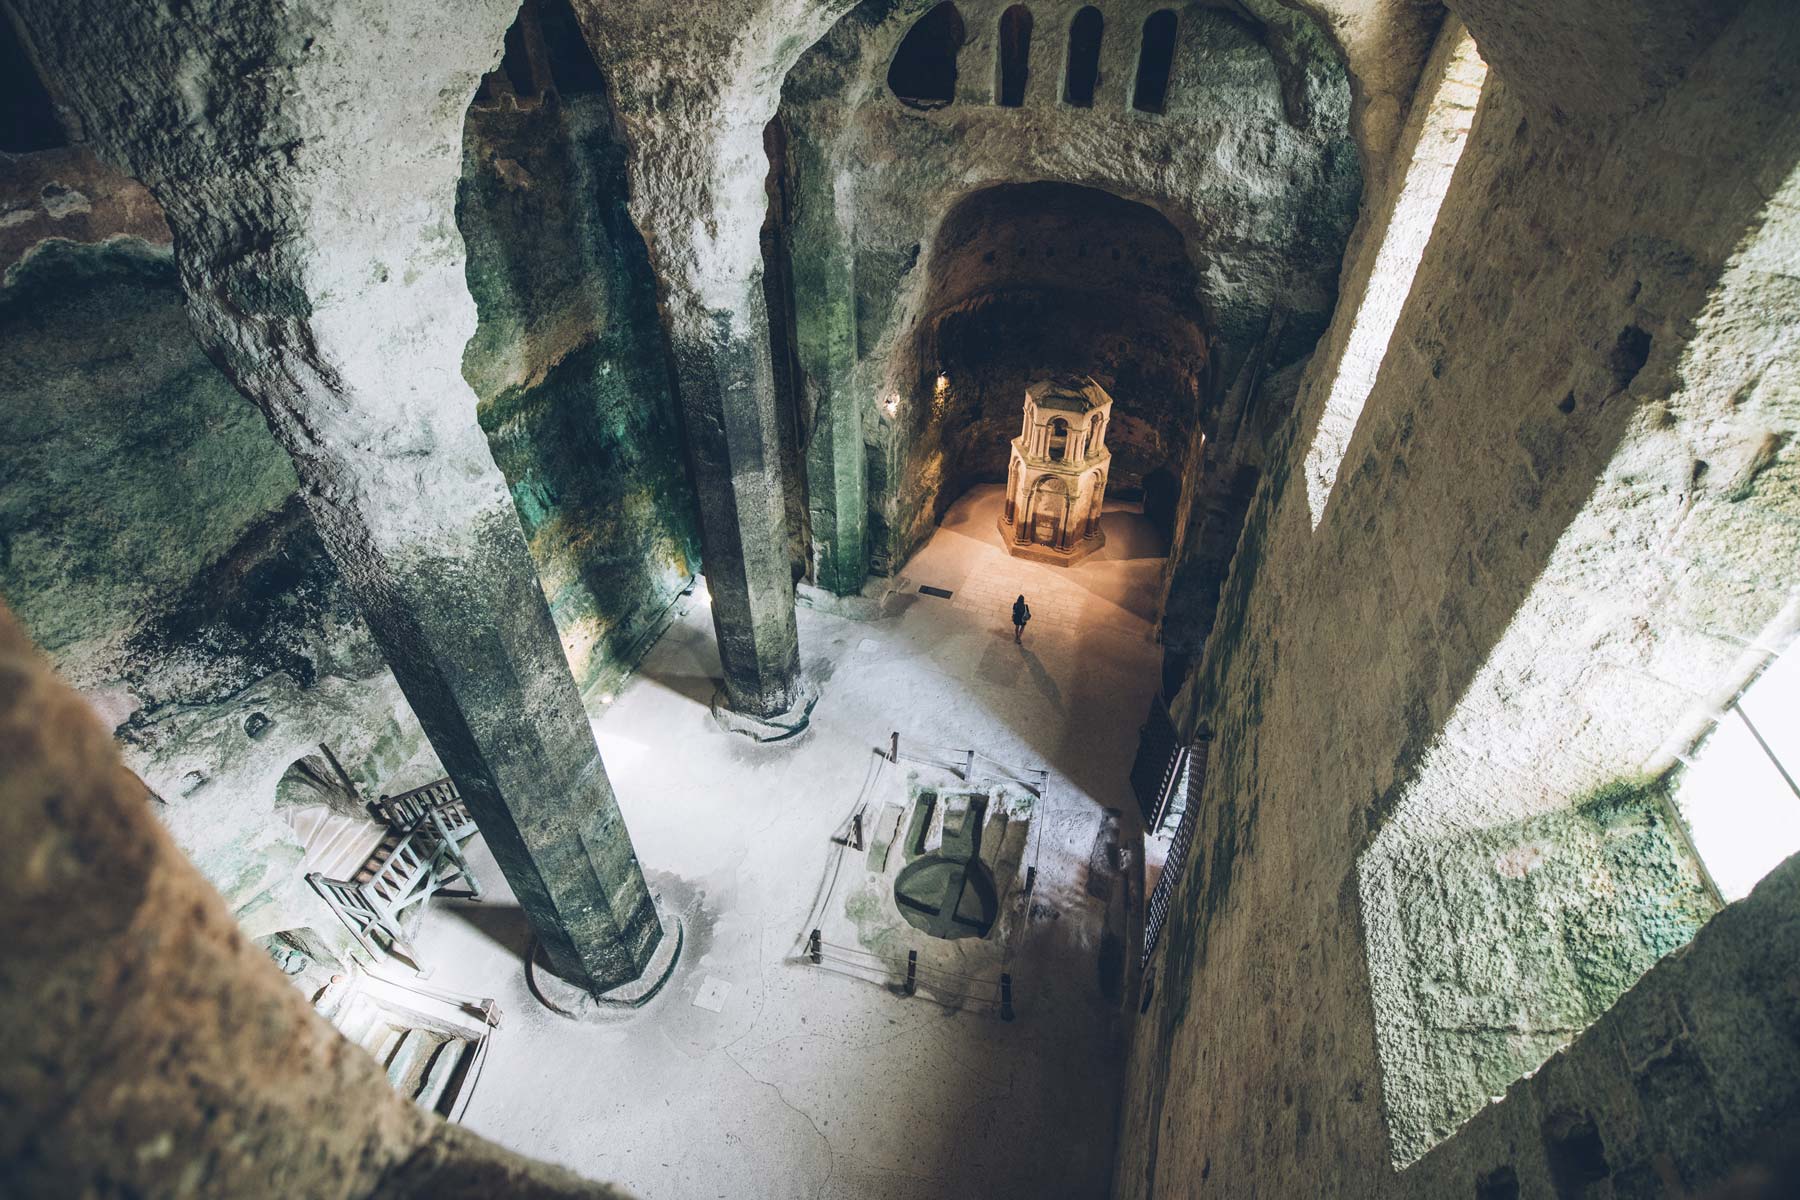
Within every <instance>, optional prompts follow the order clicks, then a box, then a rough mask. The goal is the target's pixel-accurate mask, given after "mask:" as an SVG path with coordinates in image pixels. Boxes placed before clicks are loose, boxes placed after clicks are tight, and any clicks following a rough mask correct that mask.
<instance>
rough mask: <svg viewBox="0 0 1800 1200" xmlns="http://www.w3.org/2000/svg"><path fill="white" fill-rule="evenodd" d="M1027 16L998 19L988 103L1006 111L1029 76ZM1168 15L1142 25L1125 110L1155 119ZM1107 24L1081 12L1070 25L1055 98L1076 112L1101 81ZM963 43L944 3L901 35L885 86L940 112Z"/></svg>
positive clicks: (1164, 96)
mask: <svg viewBox="0 0 1800 1200" xmlns="http://www.w3.org/2000/svg"><path fill="white" fill-rule="evenodd" d="M1031 28H1032V19H1031V10H1030V9H1029V8H1027V7H1025V6H1024V5H1023V4H1015V5H1013V6H1012V7H1011V8H1009V9H1007V10H1006V11H1005V12H1004V13H1002V14H1001V15H1000V30H999V34H1000V37H999V42H1000V62H999V66H998V69H997V71H996V75H995V80H994V102H995V103H996V104H999V105H1001V106H1002V107H1005V108H1019V107H1021V106H1022V105H1024V103H1025V81H1026V79H1027V78H1028V77H1029V76H1030V73H1031ZM1175 31H1176V21H1175V13H1174V11H1173V10H1171V9H1167V8H1165V9H1160V10H1158V11H1157V12H1154V13H1152V14H1151V15H1150V17H1149V19H1147V20H1146V21H1145V22H1144V30H1143V39H1142V42H1141V44H1140V46H1139V48H1138V67H1137V79H1136V81H1135V82H1134V83H1133V84H1132V88H1131V106H1132V107H1133V108H1135V109H1137V110H1138V111H1139V112H1148V113H1160V112H1162V111H1163V107H1164V105H1165V104H1166V103H1167V101H1168V95H1169V75H1170V72H1171V69H1172V68H1173V66H1174V63H1175ZM1105 36H1106V18H1105V17H1104V16H1102V15H1101V13H1100V10H1099V9H1097V8H1095V7H1093V6H1092V5H1088V6H1087V7H1085V8H1083V9H1082V10H1081V11H1080V12H1078V13H1076V14H1075V19H1074V20H1073V21H1072V22H1070V24H1069V48H1068V54H1067V56H1066V57H1065V59H1064V66H1063V86H1062V98H1063V102H1064V103H1065V104H1070V105H1073V106H1075V107H1076V108H1092V107H1093V105H1094V91H1095V88H1096V86H1097V85H1098V83H1099V81H1100V47H1101V43H1102V42H1103V40H1104V39H1105ZM967 39H968V34H967V30H966V28H965V27H964V25H963V19H962V14H961V13H960V12H958V11H957V9H956V5H955V4H953V3H950V0H945V2H944V3H942V4H939V5H938V6H937V7H935V8H933V9H932V10H931V11H930V12H928V13H926V14H925V15H924V16H922V17H920V18H919V19H918V21H917V22H915V23H914V24H913V27H912V28H911V29H909V30H907V32H906V37H905V38H903V39H902V40H901V42H900V48H899V49H898V50H896V51H895V52H894V61H893V63H892V64H891V65H890V66H889V67H888V87H889V88H890V89H892V91H893V93H894V95H895V96H897V97H898V98H899V99H900V102H901V103H902V104H906V105H910V106H911V107H913V108H924V109H932V108H942V107H944V106H945V105H947V104H950V103H951V102H953V101H954V100H955V99H956V56H957V53H958V52H959V51H960V50H961V49H962V47H963V43H964V42H965V41H966V40H967Z"/></svg>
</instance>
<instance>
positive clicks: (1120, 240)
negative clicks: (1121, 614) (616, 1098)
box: [869, 183, 1208, 564]
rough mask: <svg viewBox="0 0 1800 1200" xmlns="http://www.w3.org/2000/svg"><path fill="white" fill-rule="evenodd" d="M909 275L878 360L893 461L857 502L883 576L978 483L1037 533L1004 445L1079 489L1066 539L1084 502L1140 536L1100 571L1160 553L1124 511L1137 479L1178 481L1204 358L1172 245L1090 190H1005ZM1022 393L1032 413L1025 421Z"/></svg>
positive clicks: (951, 226) (1162, 229)
mask: <svg viewBox="0 0 1800 1200" xmlns="http://www.w3.org/2000/svg"><path fill="white" fill-rule="evenodd" d="M922 266H923V269H924V271H925V272H926V274H925V279H924V281H923V285H922V286H923V288H924V291H923V293H922V298H921V303H922V305H923V310H922V311H923V313H924V315H923V317H922V318H921V320H920V323H919V326H918V330H917V332H916V333H915V334H914V335H913V337H912V339H911V340H910V342H909V343H906V344H903V347H902V348H901V349H900V350H899V351H898V352H897V353H896V354H895V355H894V358H893V360H892V362H893V366H892V368H891V369H892V371H893V374H892V376H891V379H892V381H893V382H892V383H891V384H890V385H889V386H891V387H892V388H893V389H894V391H895V392H896V393H897V395H895V396H894V398H893V403H892V404H891V406H890V410H889V411H887V412H884V417H885V418H886V419H887V420H888V421H889V422H890V425H891V428H892V436H893V444H892V450H891V452H890V453H889V454H887V455H886V456H885V457H884V459H883V460H881V466H882V471H881V474H880V475H879V476H875V475H871V487H870V494H869V502H870V508H871V510H872V511H876V512H880V513H883V514H885V515H887V516H888V519H889V522H890V529H891V532H890V533H889V535H888V536H889V538H890V539H892V541H891V544H892V547H893V549H892V551H891V558H892V561H894V562H895V563H896V564H898V563H900V562H903V561H905V559H906V558H907V557H909V556H910V555H911V554H912V552H913V551H914V550H916V549H917V548H918V547H919V546H920V545H921V544H922V543H923V542H924V541H925V539H927V538H928V537H930V535H931V533H932V532H933V531H934V530H935V529H936V527H937V525H938V522H939V521H941V520H943V519H945V517H946V514H947V513H948V512H949V510H950V508H951V506H952V505H953V504H955V503H956V502H957V501H958V500H959V499H960V498H961V497H963V496H964V495H965V494H968V493H971V492H972V491H975V490H976V489H980V488H985V487H987V486H988V485H992V487H993V492H994V496H993V502H994V505H995V507H996V517H998V516H999V509H1000V505H1001V499H1000V495H1001V492H1002V485H1003V484H1004V483H1005V481H1006V480H1008V479H1009V478H1013V479H1014V480H1015V487H1014V488H1013V489H1007V490H1008V491H1009V492H1012V491H1016V492H1017V493H1018V494H1017V495H1011V497H1010V498H1011V500H1012V501H1013V507H1014V509H1015V510H1016V512H1015V520H1016V521H1019V522H1024V521H1027V520H1035V519H1036V518H1035V517H1033V516H1031V515H1030V514H1028V513H1027V512H1026V509H1027V506H1028V504H1027V502H1028V499H1029V497H1028V495H1027V494H1026V493H1027V492H1028V491H1029V489H1031V488H1032V487H1034V486H1035V485H1036V479H1037V474H1036V473H1035V471H1034V470H1028V471H1026V472H1024V477H1022V478H1021V477H1019V476H1018V475H1017V474H1015V473H1014V472H1013V447H1014V445H1015V443H1017V444H1018V445H1019V447H1020V452H1021V453H1022V454H1024V455H1026V456H1027V458H1028V459H1029V460H1031V461H1032V462H1034V463H1035V462H1038V461H1040V460H1041V462H1043V463H1051V464H1057V465H1059V466H1062V467H1063V468H1064V470H1063V473H1064V474H1065V475H1067V476H1068V480H1067V481H1066V482H1068V483H1070V485H1071V486H1075V485H1079V486H1075V490H1074V492H1073V493H1072V494H1073V495H1074V497H1075V498H1074V500H1073V502H1072V504H1073V508H1072V511H1075V512H1076V514H1077V517H1078V518H1079V521H1080V523H1081V525H1082V528H1081V529H1080V530H1078V531H1077V532H1076V536H1075V538H1074V540H1075V541H1082V540H1083V539H1085V538H1086V536H1087V532H1088V526H1087V524H1086V523H1087V521H1088V518H1089V516H1090V515H1091V514H1090V511H1089V510H1090V508H1093V507H1095V505H1094V503H1093V501H1094V497H1095V496H1097V495H1098V496H1100V497H1101V501H1100V504H1099V506H1098V507H1099V508H1100V509H1101V510H1103V511H1104V512H1107V513H1112V512H1129V513H1130V514H1131V529H1133V530H1138V529H1139V528H1140V526H1141V536H1139V535H1138V534H1135V533H1134V534H1133V535H1132V536H1131V537H1129V538H1127V537H1121V538H1120V539H1119V540H1118V541H1117V542H1116V543H1114V542H1108V543H1107V544H1108V546H1109V549H1108V550H1107V556H1108V557H1111V556H1112V555H1113V554H1114V552H1115V551H1117V553H1119V554H1120V555H1126V554H1129V555H1130V556H1133V557H1145V558H1156V559H1160V558H1161V557H1162V556H1163V555H1165V554H1166V553H1167V545H1168V543H1167V539H1166V537H1165V536H1164V535H1163V534H1162V533H1160V532H1158V530H1157V528H1156V527H1155V526H1153V525H1151V523H1150V522H1148V521H1146V520H1144V519H1143V517H1142V515H1141V514H1140V513H1139V511H1138V509H1139V505H1138V502H1137V500H1138V497H1140V496H1141V495H1142V493H1143V489H1144V480H1145V477H1146V476H1147V475H1150V474H1152V473H1154V472H1158V471H1161V472H1163V474H1164V476H1165V477H1168V478H1179V477H1180V476H1181V474H1182V473H1183V472H1184V471H1185V470H1186V469H1187V467H1188V464H1187V462H1186V457H1187V455H1188V454H1189V452H1190V449H1191V446H1192V444H1193V443H1194V442H1195V440H1196V439H1195V438H1194V436H1193V431H1194V428H1195V423H1196V422H1197V421H1198V419H1199V398H1200V388H1201V379H1202V377H1203V374H1204V372H1205V370H1206V366H1207V354H1208V349H1207V341H1206V332H1205V331H1206V328H1207V322H1206V320H1205V317H1204V313H1203V310H1202V305H1201V302H1200V300H1199V295H1200V292H1199V276H1198V273H1197V272H1196V270H1195V269H1194V267H1193V264H1192V262H1191V261H1190V259H1189V257H1188V253H1187V249H1186V245H1185V242H1184V241H1183V238H1182V235H1181V233H1180V231H1178V230H1177V229H1176V228H1175V227H1174V225H1172V224H1171V223H1170V221H1169V220H1168V218H1166V217H1164V216H1163V215H1162V214H1161V213H1160V212H1158V211H1157V210H1155V209H1153V208H1151V207H1149V206H1147V205H1144V204H1139V203H1136V202H1133V201H1129V200H1125V199H1122V198H1120V197H1118V196H1114V195H1112V194H1110V193H1107V192H1102V191H1099V190H1096V189H1092V188H1084V187H1078V186H1075V185H1071V184H1061V183H1032V184H1007V185H1002V186H999V187H993V188H988V189H985V190H982V191H979V192H975V193H973V194H971V195H969V196H967V197H965V198H964V199H963V200H962V201H960V202H959V203H958V204H957V205H956V206H955V207H953V208H952V209H951V210H950V212H949V213H948V214H946V216H945V218H944V220H943V222H942V223H941V224H940V225H939V227H938V229H937V231H936V232H935V234H934V235H933V238H932V241H931V248H930V251H929V253H928V254H927V255H925V256H924V257H923V259H922ZM1028 396H1031V397H1033V402H1032V403H1033V404H1034V405H1036V406H1041V408H1040V410H1039V411H1037V412H1036V415H1035V416H1034V415H1032V413H1031V411H1029V409H1028V404H1027V397H1028ZM1040 439H1041V440H1040ZM1101 480H1104V488H1105V491H1104V493H1103V494H1102V493H1100V492H1098V490H1097V489H1098V488H1099V487H1100V481H1101ZM976 494H977V495H985V493H984V492H976ZM979 502H980V503H987V501H986V500H985V499H983V500H980V501H979ZM1105 519H1111V518H1110V517H1107V518H1105ZM1067 532H1068V530H1067V529H1065V528H1063V527H1059V529H1058V533H1059V535H1066V534H1067ZM1013 536H1015V537H1018V536H1020V527H1019V526H1017V525H1015V527H1014V529H1013ZM1106 537H1107V538H1111V537H1112V535H1111V534H1107V535H1106Z"/></svg>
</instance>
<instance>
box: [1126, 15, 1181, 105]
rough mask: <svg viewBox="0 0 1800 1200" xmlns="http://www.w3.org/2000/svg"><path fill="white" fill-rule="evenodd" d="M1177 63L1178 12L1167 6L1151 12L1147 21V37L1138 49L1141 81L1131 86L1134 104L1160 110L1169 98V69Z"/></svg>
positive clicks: (1138, 72)
mask: <svg viewBox="0 0 1800 1200" xmlns="http://www.w3.org/2000/svg"><path fill="white" fill-rule="evenodd" d="M1174 65H1175V13H1174V12H1173V11H1172V10H1170V9H1167V8H1164V9H1160V10H1158V11H1156V12H1153V13H1151V14H1150V16H1149V19H1147V20H1146V21H1145V22H1144V38H1143V42H1142V43H1141V44H1140V45H1139V48H1138V67H1137V80H1136V82H1134V83H1133V84H1132V87H1131V107H1133V108H1135V109H1137V110H1138V111H1139V112H1147V113H1159V112H1161V111H1162V110H1163V107H1164V105H1165V104H1166V103H1167V102H1168V98H1169V72H1170V70H1171V69H1172V68H1173V67H1174Z"/></svg>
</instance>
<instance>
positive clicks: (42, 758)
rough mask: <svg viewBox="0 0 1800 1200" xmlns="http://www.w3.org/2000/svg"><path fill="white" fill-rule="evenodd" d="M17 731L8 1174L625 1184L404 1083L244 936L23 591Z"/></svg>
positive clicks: (196, 1181) (588, 1188)
mask: <svg viewBox="0 0 1800 1200" xmlns="http://www.w3.org/2000/svg"><path fill="white" fill-rule="evenodd" d="M0 748H3V750H4V753H0V927H3V928H5V929H6V930H7V952H6V954H5V956H4V959H3V960H0V991H3V992H4V994H5V995H6V996H7V997H8V1000H9V1002H10V1003H14V1004H17V1005H19V1006H20V1011H22V1012H27V1013H29V1014H30V1019H29V1020H24V1021H21V1022H20V1023H19V1026H18V1027H17V1028H16V1029H14V1030H13V1031H12V1033H11V1035H10V1036H9V1037H8V1038H7V1040H6V1045H5V1047H4V1048H3V1049H0V1113H4V1114H5V1115H6V1120H5V1121H4V1123H3V1126H0V1163H3V1164H4V1167H3V1168H0V1180H3V1181H4V1183H5V1185H6V1188H7V1190H8V1192H10V1193H16V1194H19V1195H52V1194H87V1195H104V1194H109V1193H110V1194H120V1193H124V1192H130V1193H135V1194H139V1195H190V1196H247V1195H274V1194H280V1195H304V1196H320V1197H344V1198H349V1197H362V1196H372V1197H391V1198H393V1200H401V1198H403V1197H412V1196H433V1197H446V1198H473V1197H478V1196H496V1195H506V1196H519V1197H533V1198H537V1200H579V1198H586V1200H621V1197H622V1195H623V1194H622V1193H620V1192H618V1191H616V1190H615V1189H613V1188H610V1187H606V1186H604V1185H601V1184H592V1183H586V1182H583V1181H582V1180H579V1179H577V1178H575V1177H574V1176H572V1175H570V1174H569V1173H568V1172H566V1171H561V1170H558V1169H556V1168H552V1167H546V1166H541V1165H538V1164H535V1163H530V1162H527V1161H526V1160H523V1159H520V1158H518V1157H517V1156H515V1155H512V1154H509V1153H507V1152H506V1151H503V1150H500V1149H499V1148H498V1147H496V1146H493V1145H491V1144H490V1143H487V1142H484V1141H482V1140H481V1139H479V1138H476V1137H474V1136H473V1135H471V1134H469V1133H467V1132H466V1131H464V1130H461V1129H457V1128H453V1127H451V1126H448V1125H446V1124H445V1123H444V1122H442V1121H439V1120H437V1119H436V1118H435V1117H432V1116H430V1115H428V1114H426V1113H425V1112H424V1111H423V1110H421V1109H419V1108H418V1107H416V1106H415V1105H414V1104H413V1103H412V1102H411V1101H409V1100H406V1099H404V1098H402V1097H401V1096H399V1095H398V1094H396V1093H395V1091H394V1090H393V1088H392V1087H391V1086H390V1085H389V1083H388V1081H387V1078H386V1075H385V1074H384V1072H383V1071H382V1068H381V1066H380V1065H379V1064H378V1063H376V1062H375V1060H374V1059H373V1058H371V1057H370V1056H369V1055H367V1054H365V1053H364V1052H362V1051H361V1050H360V1049H358V1048H357V1047H356V1046H354V1045H352V1044H351V1043H350V1042H348V1041H346V1040H345V1039H344V1038H343V1037H341V1036H340V1035H339V1034H338V1033H337V1031H335V1030H333V1029H332V1028H331V1027H330V1026H329V1025H328V1024H326V1022H325V1021H324V1020H323V1019H322V1018H320V1017H319V1016H318V1015H316V1014H315V1013H313V1012H312V1011H311V1009H310V1007H309V1006H308V1004H307V1002H306V999H305V998H304V997H303V996H302V995H301V994H300V993H299V992H298V991H297V990H296V989H295V988H294V987H293V985H292V984H291V983H290V982H289V981H288V980H287V979H285V978H283V977H282V976H281V974H280V973H278V972H277V971H276V970H275V968H274V966H273V965H272V964H271V963H270V962H269V961H268V959H267V957H266V956H265V955H264V954H263V952H262V951H261V950H259V949H258V948H257V947H255V946H254V945H252V944H251V943H250V942H249V941H248V940H247V939H246V938H245V936H244V934H243V931H242V930H241V929H240V927H239V925H238V924H237V922H236V921H235V920H234V919H233V915H232V913H231V912H230V911H229V910H228V909H227V908H226V906H225V905H224V904H223V903H221V901H220V898H219V897H218V895H217V894H216V893H215V892H214V891H213V890H212V889H211V888H209V887H208V886H207V881H206V880H205V879H204V878H202V877H201V875H200V874H199V872H198V871H196V870H195V869H194V867H193V865H192V864H191V863H189V862H188V861H187V860H186V859H185V858H184V857H183V856H182V854H181V852H180V851H179V850H177V848H176V847H175V846H174V844H173V843H172V842H171V841H170V839H169V837H168V835H167V833H166V832H164V831H163V830H162V829H160V828H159V827H158V825H157V822H156V819H155V817H154V816H152V815H151V813H150V811H149V806H147V805H146V803H145V799H144V795H143V788H142V786H141V785H140V784H138V783H137V782H136V781H135V780H133V779H132V777H131V775H130V773H129V772H128V771H126V770H125V769H124V767H123V765H122V764H121V762H120V760H119V758H118V755H117V752H116V749H115V746H114V744H113V742H112V740H111V738H110V737H109V734H108V731H107V729H106V728H105V727H104V726H103V725H102V724H101V723H100V722H99V721H97V720H96V719H95V716H94V714H93V712H92V710H91V708H90V707H89V706H88V705H87V704H86V703H84V701H83V700H82V698H81V697H79V696H78V695H77V694H76V693H75V692H73V691H72V690H71V689H70V688H69V687H68V686H67V685H66V684H64V683H62V682H61V681H59V680H58V679H57V678H56V677H55V676H54V675H53V674H52V673H51V671H50V669H49V664H48V663H47V662H45V661H44V660H43V659H42V658H41V657H40V656H39V655H38V654H37V653H36V652H35V651H34V650H33V649H32V647H31V645H30V643H29V642H28V641H27V640H26V638H25V636H24V633H23V631H22V630H21V629H20V627H19V625H18V624H17V622H16V621H14V619H13V618H12V616H11V614H10V613H8V612H7V610H6V608H5V606H4V605H0ZM96 864H104V869H98V870H97V869H96ZM72 893H79V894H80V896H81V901H82V902H81V903H80V904H71V903H69V902H68V901H69V896H70V895H71V894H72ZM96 1014H105V1017H104V1019H96ZM348 1113H353V1114H354V1118H353V1119H346V1114H348Z"/></svg>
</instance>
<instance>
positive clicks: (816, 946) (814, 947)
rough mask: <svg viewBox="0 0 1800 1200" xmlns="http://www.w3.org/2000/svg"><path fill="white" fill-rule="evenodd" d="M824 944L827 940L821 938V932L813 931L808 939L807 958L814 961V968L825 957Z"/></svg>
mask: <svg viewBox="0 0 1800 1200" xmlns="http://www.w3.org/2000/svg"><path fill="white" fill-rule="evenodd" d="M824 943H825V939H824V938H822V937H820V936H819V931H818V930H816V929H815V930H813V931H812V936H811V937H809V938H807V939H806V957H808V958H810V959H812V960H813V965H814V966H817V965H818V963H819V961H820V960H821V959H823V958H824V957H825V945H824Z"/></svg>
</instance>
